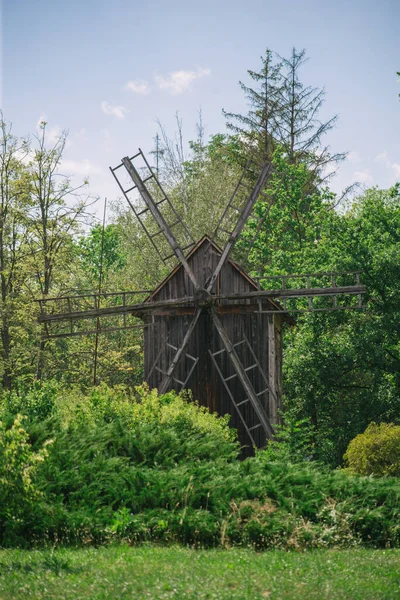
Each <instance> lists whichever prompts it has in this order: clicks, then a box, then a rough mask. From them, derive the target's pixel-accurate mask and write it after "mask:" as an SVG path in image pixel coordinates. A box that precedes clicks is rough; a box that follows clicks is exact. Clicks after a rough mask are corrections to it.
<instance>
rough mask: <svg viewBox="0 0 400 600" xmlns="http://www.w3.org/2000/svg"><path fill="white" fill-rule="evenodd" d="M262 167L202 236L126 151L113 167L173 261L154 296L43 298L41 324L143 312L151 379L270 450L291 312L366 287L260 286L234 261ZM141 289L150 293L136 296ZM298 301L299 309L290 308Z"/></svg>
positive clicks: (262, 178)
mask: <svg viewBox="0 0 400 600" xmlns="http://www.w3.org/2000/svg"><path fill="white" fill-rule="evenodd" d="M139 161H140V163H141V164H142V166H141V167H140V166H139V164H138V163H139ZM255 168H256V169H257V166H256V167H255V165H254V163H252V162H251V161H250V162H249V163H248V165H247V166H246V169H245V170H244V172H243V174H242V177H241V178H240V180H239V182H238V184H237V186H236V188H235V190H234V192H233V194H232V196H231V198H230V200H229V202H228V204H227V206H226V208H225V210H224V212H223V214H222V217H221V219H220V221H219V223H218V225H217V228H216V230H215V232H214V234H213V236H210V237H208V236H204V237H203V238H202V239H200V240H199V241H198V242H197V243H195V242H194V240H193V239H192V237H191V234H190V232H189V230H188V228H187V226H186V224H185V223H184V222H183V220H182V218H181V216H180V215H179V214H178V212H177V211H176V210H175V208H174V206H173V205H172V203H171V201H170V200H169V198H168V196H167V194H166V193H165V192H164V190H163V188H162V186H161V184H160V183H159V181H158V178H157V177H156V175H155V173H154V172H153V170H152V168H151V167H150V165H149V163H148V162H147V160H146V158H145V156H144V155H143V153H142V151H141V150H139V151H138V153H137V154H136V155H135V156H132V157H130V158H128V157H125V158H123V159H122V162H121V164H120V165H118V166H117V167H115V168H111V172H112V174H113V176H114V177H115V179H116V181H117V183H118V185H119V187H120V189H121V191H122V193H123V194H124V196H125V198H126V199H127V201H128V203H129V205H130V206H131V208H132V210H133V212H134V214H135V216H136V218H137V219H138V221H139V223H140V224H141V226H142V227H143V230H144V232H145V233H146V235H147V236H148V238H149V240H150V242H151V244H152V245H153V247H154V249H155V251H156V252H157V253H158V254H159V256H160V258H161V259H162V261H163V262H164V263H165V264H167V265H168V264H169V261H170V260H171V259H174V260H175V263H176V265H175V267H174V268H173V269H172V271H171V272H170V274H169V275H168V277H167V278H166V279H165V280H164V281H163V282H162V283H161V284H160V285H159V286H158V287H157V288H156V289H155V290H154V291H152V292H151V293H147V292H144V291H136V292H132V293H129V292H123V293H114V294H91V295H88V296H75V297H74V296H67V297H62V298H48V299H43V300H41V301H39V302H40V307H41V314H40V316H39V321H40V322H41V323H43V324H44V325H45V328H46V333H45V337H47V338H51V337H62V336H71V335H80V334H82V333H94V332H95V331H96V330H89V331H87V330H86V331H83V330H82V329H81V330H79V329H78V330H76V324H77V323H79V322H82V320H87V319H93V318H94V319H97V323H99V319H100V317H109V316H112V315H114V316H115V315H117V316H118V315H119V316H122V318H123V319H124V323H123V325H122V328H124V327H126V326H127V324H126V318H127V316H134V317H136V318H138V319H140V320H141V323H142V325H141V326H143V327H144V328H145V334H144V355H145V359H144V360H145V365H144V379H145V380H146V381H147V382H148V383H149V385H150V386H152V387H157V388H158V390H159V392H160V393H165V392H167V391H168V390H170V389H175V390H182V389H184V388H188V389H191V390H192V392H193V396H194V398H195V399H196V400H198V401H199V402H200V403H202V404H204V405H206V406H208V408H209V409H210V410H212V411H216V412H218V413H219V414H226V413H230V414H231V415H232V419H231V424H232V425H233V426H234V427H236V428H237V429H238V431H239V438H240V440H241V441H242V443H244V444H249V443H250V444H251V445H252V446H255V447H263V446H264V445H265V443H266V440H268V439H270V438H271V437H272V436H273V434H274V425H276V423H277V422H279V409H280V403H281V362H282V359H281V355H282V346H281V329H282V323H283V322H284V321H285V320H287V321H288V320H289V321H290V319H291V317H290V312H291V311H293V310H294V311H295V312H303V311H316V310H318V311H320V310H323V311H325V310H338V309H343V308H347V306H345V305H344V304H343V298H346V297H348V296H350V297H352V296H353V297H354V296H355V297H356V298H357V302H358V304H357V305H354V304H352V306H351V308H361V307H362V294H363V293H364V291H365V288H364V287H363V286H362V285H361V283H360V274H359V272H356V273H340V274H338V273H322V274H321V273H319V274H306V275H293V276H282V277H280V278H272V281H273V282H275V286H274V289H263V287H265V281H260V280H258V281H256V280H254V279H252V278H251V277H250V276H249V275H248V274H247V273H246V272H245V271H244V270H243V269H242V268H241V267H240V266H239V265H238V264H237V263H236V262H234V261H233V260H232V259H231V258H230V256H231V252H232V249H233V247H234V245H235V243H236V241H237V240H238V238H239V236H240V234H241V232H242V230H243V227H244V226H245V224H246V222H247V220H248V218H249V216H250V215H251V213H252V209H253V206H254V203H255V202H256V200H257V198H258V197H259V195H260V194H264V192H263V190H264V188H265V187H266V183H267V181H268V178H269V176H270V174H271V170H272V166H271V165H270V164H265V165H264V166H262V167H258V169H257V170H258V171H259V175H258V177H257V180H256V182H255V184H254V186H252V185H249V183H248V181H249V179H248V177H247V176H248V174H249V173H250V172H251V170H252V172H253V173H254V169H255ZM124 177H125V178H127V179H128V182H129V183H128V184H127V185H126V184H125V181H124ZM133 195H136V196H135V197H133ZM272 201H273V199H271V198H268V202H269V203H272ZM221 238H222V239H224V243H223V245H222V246H220V245H219V244H218V243H217V240H220V239H221ZM277 279H280V284H281V285H280V286H279V288H278V289H277V286H276V280H277ZM270 282H271V281H270ZM293 282H298V283H297V285H295V286H293ZM140 294H145V295H146V297H145V298H143V296H142V298H141V300H140V301H138V296H139V295H140ZM324 297H329V298H331V299H332V302H331V304H330V306H327V305H326V304H325V305H321V303H320V305H318V306H316V305H315V303H314V299H315V298H320V299H321V298H324ZM297 299H300V302H303V305H302V306H301V307H300V308H296V307H294V309H293V305H292V306H289V305H288V303H290V302H293V301H296V300H297ZM304 299H305V302H306V306H305V307H304ZM132 300H133V301H132ZM82 301H83V303H84V305H82ZM52 323H66V324H67V327H68V330H67V331H64V332H61V333H60V332H58V333H52V332H51V331H50V329H49V327H50V325H51V324H52ZM136 326H137V325H133V327H136ZM115 329H116V328H115V327H114V328H112V330H115ZM107 330H109V329H107V328H102V331H107ZM97 331H98V328H97Z"/></svg>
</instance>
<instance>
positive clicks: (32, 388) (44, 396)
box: [0, 380, 59, 421]
mask: <svg viewBox="0 0 400 600" xmlns="http://www.w3.org/2000/svg"><path fill="white" fill-rule="evenodd" d="M58 391H59V386H58V385H57V384H56V382H55V381H52V380H50V381H43V382H41V381H37V380H36V381H34V382H33V383H32V384H31V385H27V384H26V383H25V382H24V381H20V382H18V385H17V386H16V388H15V389H13V390H12V391H8V392H5V393H4V394H3V397H2V398H1V399H0V412H1V413H2V414H3V415H4V416H5V417H7V416H11V417H13V416H15V415H17V414H18V413H20V414H22V415H24V416H26V417H28V418H29V419H30V420H32V421H34V420H39V421H40V420H42V419H46V418H47V417H49V416H50V415H51V414H52V413H53V412H54V410H55V401H56V397H57V393H58ZM3 418H4V417H3Z"/></svg>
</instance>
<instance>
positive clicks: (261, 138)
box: [223, 48, 284, 161]
mask: <svg viewBox="0 0 400 600" xmlns="http://www.w3.org/2000/svg"><path fill="white" fill-rule="evenodd" d="M247 72H248V74H249V75H250V77H251V79H252V80H253V81H255V83H256V86H255V87H254V88H253V87H249V86H247V85H245V84H244V83H243V82H242V81H240V82H239V83H240V87H241V88H242V90H243V92H244V93H245V96H246V99H247V100H248V102H249V105H250V108H249V111H248V113H247V114H245V115H241V114H238V113H231V112H227V111H225V110H223V114H224V115H225V117H226V119H227V127H228V129H230V130H231V131H233V132H234V133H235V134H237V135H238V136H239V138H240V139H241V140H242V141H243V143H244V144H245V145H246V146H248V148H249V150H251V151H253V152H254V151H255V152H256V153H257V155H258V157H259V158H260V159H261V160H262V161H266V160H269V159H271V157H272V154H273V152H274V150H275V148H276V144H277V142H278V141H279V137H280V131H281V129H282V124H281V119H282V117H283V108H284V106H283V104H282V100H283V97H284V77H283V74H282V61H277V60H276V55H274V53H273V52H272V51H271V50H269V48H267V50H266V51H265V55H264V56H262V57H261V69H260V71H259V72H257V71H251V70H248V71H247Z"/></svg>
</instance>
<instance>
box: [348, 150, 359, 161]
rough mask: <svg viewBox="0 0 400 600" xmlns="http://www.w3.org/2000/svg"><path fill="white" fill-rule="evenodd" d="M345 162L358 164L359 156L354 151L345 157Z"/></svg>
mask: <svg viewBox="0 0 400 600" xmlns="http://www.w3.org/2000/svg"><path fill="white" fill-rule="evenodd" d="M347 160H349V161H350V162H360V155H359V153H358V152H355V151H352V152H349V153H348V155H347Z"/></svg>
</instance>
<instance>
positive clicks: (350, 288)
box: [215, 285, 366, 300]
mask: <svg viewBox="0 0 400 600" xmlns="http://www.w3.org/2000/svg"><path fill="white" fill-rule="evenodd" d="M365 292H366V287H365V286H363V285H347V286H342V287H329V288H328V287H327V288H322V287H321V288H297V289H293V290H287V289H279V290H260V291H259V292H238V293H235V294H223V295H221V296H215V298H216V299H218V300H247V299H249V300H250V299H251V298H307V297H312V296H340V295H343V294H351V295H357V294H364V293H365Z"/></svg>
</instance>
